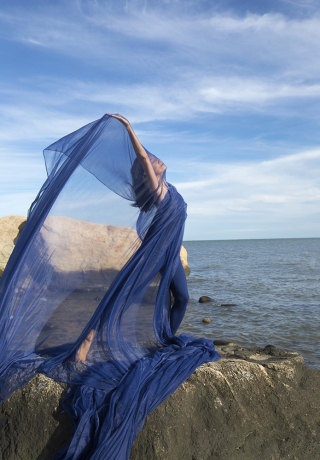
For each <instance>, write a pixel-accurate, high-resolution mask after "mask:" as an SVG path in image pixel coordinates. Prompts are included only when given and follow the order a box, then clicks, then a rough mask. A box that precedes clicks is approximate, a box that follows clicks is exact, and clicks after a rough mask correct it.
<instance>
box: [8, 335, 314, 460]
mask: <svg viewBox="0 0 320 460" xmlns="http://www.w3.org/2000/svg"><path fill="white" fill-rule="evenodd" d="M217 348H218V351H219V352H220V353H221V354H222V356H223V358H222V359H221V360H220V361H218V362H215V363H207V364H204V365H202V366H200V367H199V368H198V369H197V370H196V371H195V372H194V374H192V375H191V377H190V378H189V379H188V380H187V381H186V382H185V383H184V384H183V385H181V386H180V387H179V388H178V389H177V390H176V391H175V392H174V393H173V394H172V395H171V396H170V397H169V398H168V399H167V400H166V401H165V402H164V403H162V404H161V405H160V406H159V407H158V408H157V409H155V410H154V411H153V412H152V413H151V414H150V415H149V416H148V418H147V421H146V424H145V426H144V428H143V429H142V431H141V432H140V434H139V435H138V437H137V439H136V442H135V444H134V446H133V449H132V452H131V457H130V459H131V460H141V459H148V460H164V459H165V460H201V459H206V460H211V459H214V458H216V459H221V460H223V459H226V460H257V458H259V459H261V460H272V459H274V460H284V459H292V460H294V459H297V460H298V459H299V460H300V459H316V458H320V444H319V425H320V371H315V370H311V369H307V368H306V367H305V366H304V363H303V359H302V358H301V357H300V356H299V355H298V354H297V353H292V352H288V351H285V350H281V351H279V352H276V350H275V347H272V349H270V347H265V348H258V347H256V348H252V349H245V348H241V347H238V345H237V344H235V343H232V342H229V343H227V344H222V345H221V346H220V347H217ZM237 353H238V354H242V355H243V356H247V358H246V359H239V358H236V356H235V355H236V354H237ZM250 357H251V358H250ZM258 358H259V359H258ZM63 392H64V387H62V386H61V385H59V384H58V383H56V382H53V381H52V380H50V379H48V378H46V377H44V376H42V375H39V376H37V377H36V378H35V379H33V380H32V381H31V382H30V383H29V384H28V385H27V386H26V387H25V388H23V389H21V390H19V391H17V392H16V393H15V394H14V395H12V396H11V398H9V400H8V401H6V402H5V403H4V404H3V405H2V406H1V408H0V417H1V419H2V421H3V424H2V428H1V431H0V451H1V453H2V457H1V459H2V460H18V459H23V460H34V459H37V460H49V459H51V458H52V457H53V456H54V453H55V452H56V451H57V450H58V449H59V448H60V447H61V446H62V445H63V444H64V443H65V442H66V440H67V438H68V437H69V436H70V429H71V423H70V422H69V421H68V419H67V418H66V417H65V415H64V414H63V412H61V411H60V410H59V409H58V401H59V399H60V398H61V396H62V394H63Z"/></svg>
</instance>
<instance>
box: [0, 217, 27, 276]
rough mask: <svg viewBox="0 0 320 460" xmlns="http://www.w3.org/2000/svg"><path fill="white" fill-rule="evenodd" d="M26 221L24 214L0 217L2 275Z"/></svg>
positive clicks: (0, 265)
mask: <svg viewBox="0 0 320 460" xmlns="http://www.w3.org/2000/svg"><path fill="white" fill-rule="evenodd" d="M25 221H26V218H25V217H22V216H6V217H1V218H0V276H2V273H3V270H4V268H5V266H6V265H7V262H8V259H9V257H10V254H11V252H12V250H13V248H14V245H15V241H16V239H17V237H18V235H19V233H20V232H21V230H22V228H23V225H24V223H25Z"/></svg>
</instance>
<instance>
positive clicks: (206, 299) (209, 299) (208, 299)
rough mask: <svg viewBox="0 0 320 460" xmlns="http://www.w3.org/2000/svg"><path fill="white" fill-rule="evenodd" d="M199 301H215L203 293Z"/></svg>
mask: <svg viewBox="0 0 320 460" xmlns="http://www.w3.org/2000/svg"><path fill="white" fill-rule="evenodd" d="M198 302H199V303H207V302H214V300H213V299H212V298H211V297H209V296H207V295H202V296H201V297H200V298H199V300H198Z"/></svg>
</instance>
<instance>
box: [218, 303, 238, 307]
mask: <svg viewBox="0 0 320 460" xmlns="http://www.w3.org/2000/svg"><path fill="white" fill-rule="evenodd" d="M220 306H221V307H236V306H237V304H236V303H222V304H220Z"/></svg>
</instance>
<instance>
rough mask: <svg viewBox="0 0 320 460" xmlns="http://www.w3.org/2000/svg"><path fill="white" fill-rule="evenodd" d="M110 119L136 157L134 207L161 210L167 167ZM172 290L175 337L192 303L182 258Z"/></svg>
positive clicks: (83, 352) (79, 358)
mask: <svg viewBox="0 0 320 460" xmlns="http://www.w3.org/2000/svg"><path fill="white" fill-rule="evenodd" d="M107 115H109V114H107ZM110 116H112V117H113V118H115V119H117V120H119V121H120V122H121V123H122V124H123V125H124V127H125V128H126V130H127V132H128V134H129V137H130V140H131V142H132V146H133V149H134V151H135V154H136V156H137V158H136V160H135V161H134V162H133V165H132V167H131V175H132V179H133V190H134V193H135V203H134V206H136V207H139V208H140V210H141V212H146V211H149V209H150V207H151V206H152V204H155V206H156V207H158V206H159V205H160V203H161V201H162V200H163V199H164V198H165V196H166V194H167V192H168V188H169V185H168V183H167V182H166V180H163V174H164V172H165V171H166V165H165V164H164V163H163V161H161V160H160V159H159V158H157V157H155V156H154V155H151V154H149V155H148V153H147V152H146V150H145V148H144V147H143V145H142V144H141V142H140V140H139V138H138V137H137V135H136V133H135V132H134V130H133V128H132V126H131V124H130V122H129V121H128V120H127V119H126V118H125V117H123V116H122V115H120V114H112V115H110ZM169 289H170V292H171V294H172V297H173V299H174V301H173V304H172V306H171V309H170V327H171V332H172V335H175V334H176V333H177V331H178V328H179V326H180V324H181V322H182V320H183V317H184V315H185V312H186V308H187V305H188V301H189V293H188V286H187V280H186V276H185V271H184V268H183V265H182V262H181V259H180V258H179V260H178V263H177V267H176V269H175V272H174V275H173V278H172V280H171V283H170V286H169ZM94 337H95V331H93V330H91V331H90V332H89V334H88V335H87V337H86V338H85V339H84V341H83V342H82V343H81V345H80V347H79V348H78V350H77V352H76V357H75V360H76V362H84V361H86V358H87V355H88V352H89V350H90V347H91V344H92V342H93V339H94Z"/></svg>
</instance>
